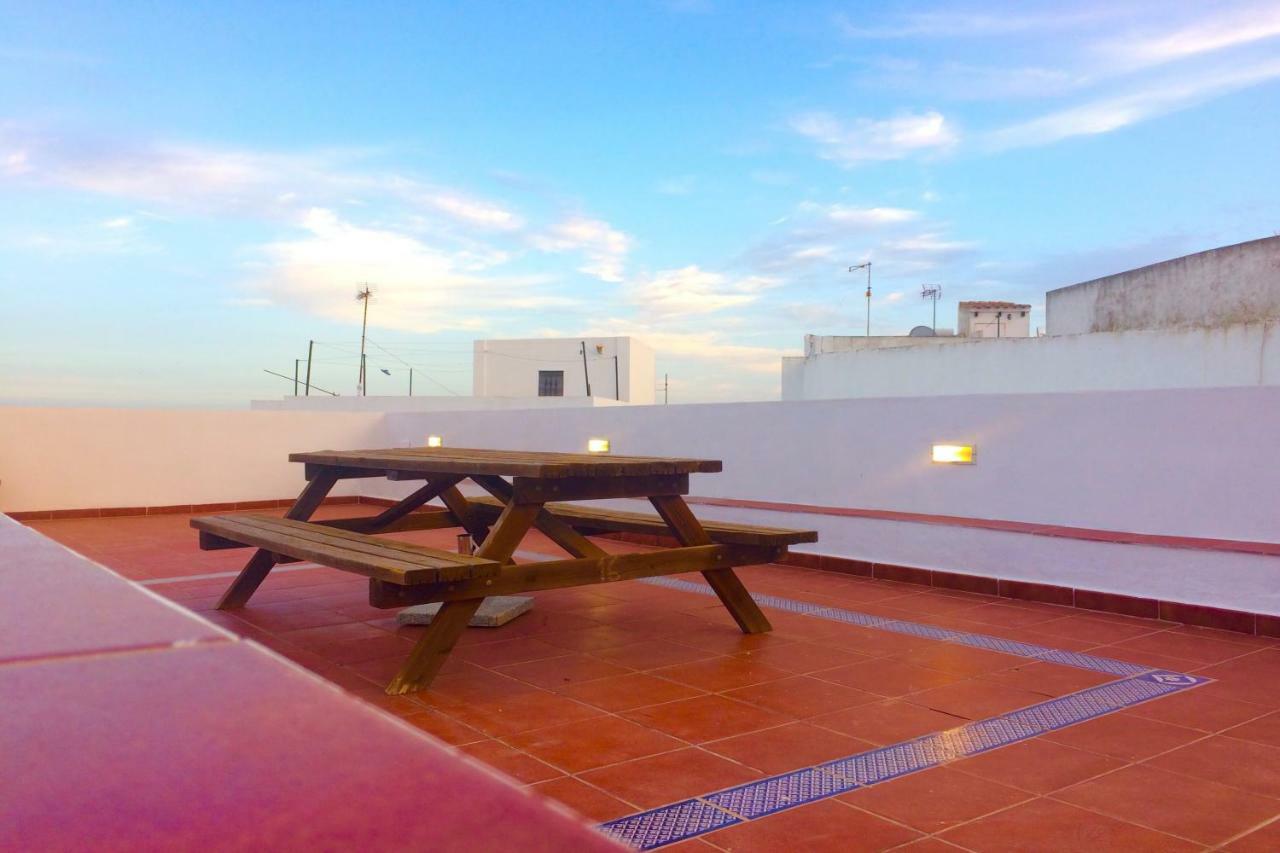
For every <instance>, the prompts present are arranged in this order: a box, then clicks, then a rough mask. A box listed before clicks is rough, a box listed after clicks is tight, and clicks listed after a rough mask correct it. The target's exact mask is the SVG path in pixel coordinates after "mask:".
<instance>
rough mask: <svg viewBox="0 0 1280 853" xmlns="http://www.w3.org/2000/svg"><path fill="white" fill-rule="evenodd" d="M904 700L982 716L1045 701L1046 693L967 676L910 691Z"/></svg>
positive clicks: (959, 714) (972, 716)
mask: <svg viewBox="0 0 1280 853" xmlns="http://www.w3.org/2000/svg"><path fill="white" fill-rule="evenodd" d="M904 701H907V702H910V703H911V704H913V705H920V706H921V707H924V708H932V709H933V710H935V711H941V712H942V713H944V714H951V715H953V716H956V717H966V718H968V719H970V720H984V719H986V718H987V717H994V716H997V715H999V714H1005V713H1008V712H1009V711H1013V710H1016V709H1018V708H1025V707H1027V706H1028V705H1035V704H1038V703H1040V702H1044V701H1046V697H1045V695H1044V694H1042V693H1032V692H1031V691H1030V690H1022V689H1021V688H1018V687H1012V686H1010V685H1007V684H998V683H995V682H990V681H981V680H978V679H970V680H969V681H958V682H956V683H954V684H946V685H943V686H942V687H935V688H933V689H932V690H923V691H921V692H919V693H912V694H911V695H910V696H907V697H905V699H904Z"/></svg>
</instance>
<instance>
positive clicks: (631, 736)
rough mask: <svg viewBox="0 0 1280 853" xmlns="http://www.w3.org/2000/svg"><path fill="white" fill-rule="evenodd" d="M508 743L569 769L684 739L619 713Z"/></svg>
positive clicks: (592, 765) (532, 733)
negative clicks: (655, 729)
mask: <svg viewBox="0 0 1280 853" xmlns="http://www.w3.org/2000/svg"><path fill="white" fill-rule="evenodd" d="M503 740H504V742H505V743H507V744H509V745H510V746H514V747H516V748H517V749H520V750H523V751H524V752H527V753H529V754H530V755H532V756H534V757H535V758H537V759H539V760H541V761H545V762H546V763H548V764H551V765H553V766H555V767H559V768H560V769H562V770H564V771H565V772H567V773H579V772H581V771H583V770H592V769H594V768H596V767H604V766H606V765H609V764H617V763H618V762H620V761H630V760H631V759H633V758H643V757H645V756H647V755H656V754H658V753H661V752H670V751H671V750H674V749H679V748H681V747H683V746H685V744H684V742H683V741H679V740H676V739H675V738H673V737H668V736H667V735H664V734H661V733H659V732H655V731H653V730H652V729H648V728H645V727H644V726H641V725H637V724H636V723H633V722H631V721H629V720H624V719H621V718H620V717H598V718H596V719H593V720H591V721H590V723H586V724H583V723H580V722H572V723H565V724H563V725H559V726H549V727H547V728H540V729H534V730H532V731H527V732H522V733H521V734H517V735H511V736H510V737H507V738H504V739H503Z"/></svg>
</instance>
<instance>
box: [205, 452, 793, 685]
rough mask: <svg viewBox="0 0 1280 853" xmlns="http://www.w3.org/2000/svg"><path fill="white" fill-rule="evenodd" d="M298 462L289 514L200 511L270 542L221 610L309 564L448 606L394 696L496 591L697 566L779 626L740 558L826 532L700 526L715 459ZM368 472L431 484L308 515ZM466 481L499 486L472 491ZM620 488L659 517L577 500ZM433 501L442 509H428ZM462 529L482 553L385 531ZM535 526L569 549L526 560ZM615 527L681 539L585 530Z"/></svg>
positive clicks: (248, 539)
mask: <svg viewBox="0 0 1280 853" xmlns="http://www.w3.org/2000/svg"><path fill="white" fill-rule="evenodd" d="M289 459H290V461H292V462H300V463H303V465H304V466H305V467H304V472H305V477H306V481H307V484H306V487H305V488H304V489H303V490H302V493H301V494H300V495H299V496H298V499H297V500H296V501H295V502H294V504H293V506H292V507H291V508H290V509H289V510H288V511H287V512H286V513H285V515H284V517H283V518H279V517H274V516H266V515H251V514H240V513H237V514H229V515H213V516H201V517H198V518H193V519H192V520H191V525H192V527H195V528H196V529H198V530H199V531H200V547H201V548H204V549H206V550H208V549H219V548H244V547H254V548H257V549H258V550H257V551H255V553H254V554H253V556H252V557H250V558H249V561H248V562H247V563H246V564H245V567H244V569H243V570H242V571H241V572H240V574H239V576H238V577H237V578H236V579H235V580H234V581H233V582H232V584H231V586H230V587H229V588H228V589H227V591H226V593H225V594H224V595H223V597H222V599H221V601H220V602H219V604H218V608H219V609H221V610H233V609H236V608H240V607H243V606H244V605H245V604H246V603H247V602H248V601H249V598H250V597H251V596H252V595H253V593H254V591H255V590H256V589H257V588H258V586H259V585H260V584H261V583H262V581H263V580H264V579H265V578H266V577H267V574H268V573H269V572H270V571H271V569H272V567H274V566H275V565H276V564H278V563H281V562H290V561H300V560H309V561H312V562H316V563H319V564H321V565H325V566H330V567H333V568H337V569H342V570H345V571H350V572H355V573H357V574H361V575H364V576H367V577H368V578H369V602H370V604H372V605H373V606H375V607H381V608H399V607H405V606H409V605H416V604H426V603H432V602H441V603H442V604H441V608H440V611H439V612H438V613H437V614H436V616H435V618H434V619H433V620H432V622H431V624H430V626H429V627H428V628H427V629H426V631H425V633H424V634H423V636H422V638H421V639H420V640H419V641H418V643H417V645H416V647H415V648H414V649H413V651H412V652H411V653H410V655H409V658H408V660H407V661H406V662H405V664H404V666H403V667H402V669H401V670H400V672H399V673H398V674H397V675H396V677H395V678H394V679H392V681H391V683H390V684H389V685H388V686H387V693H389V694H401V693H410V692H414V691H416V690H420V689H422V688H424V687H426V686H427V685H429V684H430V683H431V680H432V679H433V678H434V677H435V675H436V673H437V672H439V670H440V668H441V666H443V664H444V662H445V660H446V658H447V657H448V655H449V652H450V651H451V650H452V649H453V646H454V644H455V643H456V642H457V641H458V638H459V637H460V636H461V635H462V632H463V630H464V629H465V628H466V627H467V623H468V621H469V620H470V619H471V616H472V615H473V614H474V613H475V612H476V610H477V609H478V608H479V607H480V604H481V603H482V602H483V601H484V599H485V598H486V597H487V596H496V595H514V594H519V593H525V592H532V591H537V590H547V589H556V588H562V587H570V586H581V585H585V584H598V583H611V582H614V581H622V580H631V579H638V578H646V577H655V576H659V575H669V574H678V573H684V572H694V571H697V572H701V573H702V575H703V577H705V578H706V580H707V583H708V584H710V586H711V588H712V589H713V590H715V593H716V595H718V596H719V598H720V601H721V602H722V603H723V604H724V606H725V607H726V608H727V609H728V611H729V612H730V613H731V614H732V615H733V618H734V620H735V621H736V622H737V624H738V626H739V627H740V628H741V629H742V631H743V632H744V633H749V634H755V633H761V632H764V631H768V630H770V625H769V620H768V619H766V618H765V615H764V614H763V613H761V612H760V608H759V607H758V606H756V603H755V601H753V600H752V598H751V595H750V593H748V592H747V590H746V588H745V587H744V586H743V584H742V581H741V580H739V578H738V577H737V575H736V574H735V573H734V571H733V569H734V567H735V566H744V565H753V564H760V563H769V562H773V561H775V560H777V559H778V558H779V557H781V556H782V555H783V554H785V553H786V550H787V547H788V546H789V545H792V544H796V543H800V542H815V541H817V533H816V532H814V531H807V530H789V529H783V528H773V527H759V526H753V525H744V524H729V523H722V522H708V523H705V524H704V523H702V522H699V520H698V519H697V518H696V517H695V516H694V514H693V512H692V511H691V510H690V509H689V506H688V504H687V503H686V502H685V501H684V498H683V497H682V495H686V494H688V493H689V475H690V474H694V473H704V474H706V473H715V472H718V471H720V470H721V468H722V465H721V463H720V462H719V461H717V460H710V459H680V458H658V457H644V456H610V455H602V454H579V453H541V452H526V451H504V450H467V449H457V448H389V449H384V450H344V451H332V450H324V451H316V452H310V453H293V454H290V456H289ZM368 477H386V478H388V479H391V480H404V481H423V485H422V486H420V487H419V488H417V489H416V490H414V491H413V492H412V493H411V494H409V495H408V496H407V497H405V498H404V499H402V500H400V501H399V502H398V503H396V504H395V505H393V506H391V507H388V508H386V509H385V510H383V511H382V512H380V513H378V514H377V515H372V516H362V517H357V518H341V519H329V520H323V521H311V520H310V519H311V516H312V514H313V513H314V512H315V510H316V509H317V508H318V507H319V506H320V505H321V503H322V502H323V501H324V499H325V497H326V496H327V495H328V494H329V492H330V490H332V489H333V487H334V486H335V485H336V484H337V483H338V482H339V481H340V480H347V479H354V478H368ZM464 480H471V481H472V482H473V483H475V484H476V485H477V486H479V487H480V488H481V489H483V490H484V491H485V492H487V493H488V495H487V496H485V497H474V496H473V497H468V496H466V495H464V494H463V493H462V491H461V490H460V489H459V485H460V484H461V483H462V482H463V481H464ZM609 498H643V499H647V500H648V501H649V503H650V504H652V506H653V507H654V509H656V510H657V513H658V514H657V515H656V516H654V515H651V514H647V513H636V512H624V511H618V510H612V509H605V508H601V507H599V506H580V505H577V504H575V503H574V502H577V501H594V500H600V499H609ZM435 499H439V500H440V501H441V502H442V503H443V504H444V509H443V511H442V510H438V509H433V508H429V507H426V505H427V504H428V503H429V502H430V501H432V500H435ZM453 527H457V528H462V529H463V530H465V531H466V532H467V533H469V534H470V535H471V536H472V538H473V539H474V540H475V542H476V543H478V544H479V549H478V550H477V551H476V553H475V554H458V553H453V552H451V551H445V550H441V549H437V548H428V547H425V546H422V545H417V544H413V543H408V542H403V541H399V540H393V539H385V538H377V537H376V536H375V535H374V534H379V533H391V532H400V531H407V530H429V529H443V528H453ZM531 529H536V530H539V531H541V532H542V533H543V534H544V535H546V536H547V537H548V538H549V539H551V540H552V541H553V542H555V543H556V544H557V545H558V546H559V547H561V548H563V549H564V550H565V551H566V552H567V553H568V555H569V559H562V560H552V561H547V562H535V563H526V564H520V565H517V564H516V563H515V562H514V560H513V559H512V558H513V555H514V554H515V552H516V550H517V548H518V547H519V545H520V542H521V540H522V539H523V538H524V537H525V535H526V534H527V533H528V532H529V531H530V530H531ZM609 532H631V533H648V534H665V535H667V536H670V537H673V538H674V539H675V540H676V542H677V543H678V545H677V546H676V547H668V548H661V549H658V550H653V551H646V552H642V553H629V554H609V553H607V552H606V551H604V549H602V548H601V547H600V546H599V545H597V544H596V543H595V542H593V541H591V540H590V539H589V538H587V537H588V536H590V535H593V534H599V533H609Z"/></svg>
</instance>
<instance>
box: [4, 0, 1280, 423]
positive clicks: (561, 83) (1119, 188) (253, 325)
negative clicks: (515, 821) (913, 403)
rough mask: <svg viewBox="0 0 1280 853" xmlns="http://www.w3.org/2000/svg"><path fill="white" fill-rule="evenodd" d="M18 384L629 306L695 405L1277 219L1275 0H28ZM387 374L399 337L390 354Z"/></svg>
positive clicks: (447, 346) (233, 378) (334, 384)
mask: <svg viewBox="0 0 1280 853" xmlns="http://www.w3.org/2000/svg"><path fill="white" fill-rule="evenodd" d="M0 21H3V26H0V299H2V302H0V305H2V306H3V310H2V311H0V401H3V402H5V403H10V404H24V405H49V404H53V405H103V406H108V405H111V406H114V405H126V406H217V407H243V406H245V405H246V404H247V401H248V400H249V399H255V398H264V397H278V396H281V395H287V394H290V393H292V390H293V386H292V381H291V379H285V378H280V377H277V376H273V375H271V374H269V373H267V372H265V371H268V370H271V371H275V372H276V373H279V374H284V376H286V377H292V376H293V373H294V370H295V368H296V367H297V366H298V360H299V359H305V358H306V356H307V353H308V342H309V341H315V342H316V343H315V346H314V349H313V381H314V382H315V383H316V384H317V385H319V386H321V387H325V388H328V389H331V390H333V391H335V392H338V393H342V394H350V393H354V391H355V385H356V381H357V374H358V355H357V353H358V351H359V338H360V311H361V305H360V303H359V302H358V301H357V300H356V298H355V294H356V292H357V290H358V289H359V287H360V286H361V285H362V284H364V283H368V284H369V285H370V286H371V287H372V288H373V291H374V297H373V299H372V301H371V303H370V305H369V331H368V337H369V340H370V344H369V347H368V350H369V355H368V359H369V372H370V377H371V378H370V383H369V393H370V394H402V393H405V391H406V390H407V372H408V368H409V367H413V369H414V392H415V393H417V394H430V393H434V394H460V395H465V394H468V393H470V388H471V341H472V340H474V339H478V338H506V337H542V336H555V337H561V336H564V337H568V336H578V335H635V336H637V337H640V338H642V339H644V340H646V341H647V342H648V343H649V344H650V345H651V346H652V347H653V348H654V349H655V350H656V351H657V352H658V373H659V377H658V379H657V381H658V382H659V383H660V382H661V381H662V375H663V374H667V375H669V376H670V388H671V392H670V393H671V400H672V402H696V401H715V400H754V399H776V398H777V396H778V393H779V383H780V359H781V358H782V357H783V356H787V355H799V354H801V352H802V344H803V337H804V335H805V334H807V333H813V334H862V333H863V332H864V330H865V324H866V312H867V304H866V300H865V298H864V288H865V278H864V276H865V271H862V270H860V271H856V272H849V271H848V267H849V266H852V265H857V264H861V263H863V262H866V261H871V279H872V292H873V296H872V302H871V307H870V315H871V317H870V319H871V331H872V333H873V334H902V333H905V332H906V331H908V330H909V329H910V328H912V327H913V326H916V325H921V324H924V325H928V324H930V323H931V322H932V319H931V313H930V312H931V306H930V303H929V302H927V301H925V300H923V299H922V298H921V295H920V290H921V287H922V286H923V285H940V286H941V288H942V299H941V301H940V303H939V305H938V326H939V327H940V328H944V327H954V326H955V316H956V303H957V301H959V300H966V299H1007V300H1014V301H1018V302H1027V303H1030V304H1031V305H1032V306H1033V310H1032V326H1033V328H1034V327H1043V326H1044V324H1045V320H1044V293H1045V291H1047V290H1051V289H1053V288H1055V287H1061V286H1065V285H1069V284H1072V283H1075V282H1078V281H1083V280H1087V279H1089V278H1094V277H1097V276H1100V275H1105V274H1108V273H1112V272H1119V271H1122V270H1125V269H1131V268H1133V267H1136V266H1141V265H1144V264H1148V263H1153V262H1156V261H1160V260H1164V259H1167V258H1171V257H1176V256H1179V255H1183V254H1187V253H1189V252H1194V251H1200V250H1203V249H1209V248H1213V247H1216V246H1221V245H1227V244H1231V243H1237V242H1241V241H1244V240H1250V239H1256V238H1260V237H1267V236H1271V235H1274V234H1276V233H1278V232H1280V169H1278V168H1277V165H1276V162H1277V155H1276V149H1277V143H1276V140H1277V139H1280V108H1278V107H1280V0H1270V2H1256V0H1251V2H1215V3H1205V2H1178V0H1160V2H1146V0H1143V1H1142V2H1129V0H1109V2H1075V3H1057V4H1047V3H1028V2H1021V3H983V4H961V3H905V2H868V3H858V2H844V3H822V2H815V3H800V2H783V3H748V2H727V0H669V2H658V0H654V1H653V2H645V0H618V2H598V1H596V2H582V3H570V2H566V3H546V2H537V3H517V2H494V3H488V2H469V3H461V4H459V3H426V2H424V3H419V4H403V3H396V4H382V3H297V4H292V3H266V4H263V3H235V2H226V3H219V4H193V3H172V4H171V3H162V2H160V3H157V2H148V3H130V2H114V3H103V2H95V3H77V2H72V1H70V0H64V2H60V3H58V4H56V7H55V5H53V4H49V3H47V2H30V3H28V2H12V0H0ZM384 371H386V372H384Z"/></svg>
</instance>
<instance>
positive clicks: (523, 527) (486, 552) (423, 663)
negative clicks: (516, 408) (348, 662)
mask: <svg viewBox="0 0 1280 853" xmlns="http://www.w3.org/2000/svg"><path fill="white" fill-rule="evenodd" d="M541 510H542V505H541V504H508V505H507V507H506V509H504V510H503V511H502V515H501V516H499V517H498V521H497V523H496V524H494V526H493V529H492V530H490V531H489V535H488V536H487V537H485V540H484V545H482V546H481V547H480V550H479V551H478V552H476V556H477V557H487V558H488V559H490V560H497V561H498V562H499V563H507V562H509V561H510V560H511V555H512V554H514V553H515V552H516V548H517V547H518V546H519V545H520V540H522V539H524V536H525V534H526V533H528V532H529V528H530V527H532V526H533V521H534V519H535V518H537V517H538V513H539V512H540V511H541ZM483 602H484V598H468V599H463V600H461V601H447V602H445V603H444V604H442V605H441V606H440V612H439V613H437V614H436V616H435V618H434V619H432V620H431V624H430V625H429V626H427V632H426V633H425V634H423V635H422V639H420V640H418V644H417V645H416V646H414V647H413V651H412V652H410V653H409V659H408V660H407V661H405V663H404V666H402V667H401V668H400V671H399V672H398V673H396V677H395V678H393V679H391V683H390V684H388V685H387V693H388V694H389V695H391V696H397V695H400V694H403V693H414V692H417V691H419V690H422V689H423V688H425V687H426V686H427V685H429V684H430V683H431V682H432V681H433V680H434V679H435V677H436V674H437V673H439V672H440V668H441V667H442V666H444V662H445V661H446V660H447V659H448V657H449V652H451V651H453V647H454V645H455V644H456V643H457V642H458V639H459V638H460V637H461V636H462V632H463V631H464V630H466V627H467V623H468V622H469V621H471V617H472V616H474V615H475V612H476V611H477V610H479V609H480V605H481V603H483Z"/></svg>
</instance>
